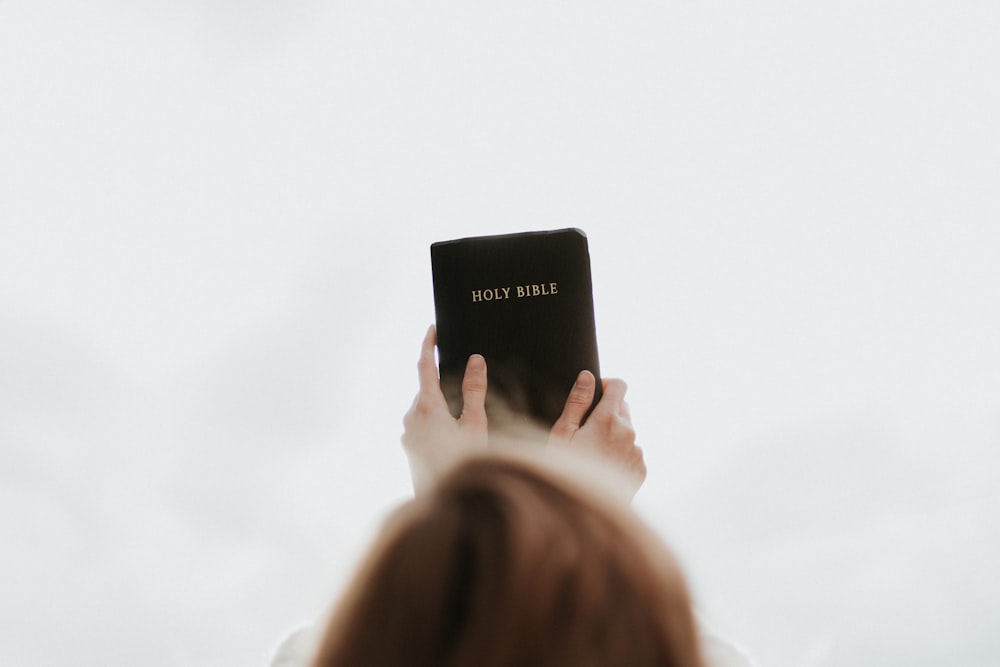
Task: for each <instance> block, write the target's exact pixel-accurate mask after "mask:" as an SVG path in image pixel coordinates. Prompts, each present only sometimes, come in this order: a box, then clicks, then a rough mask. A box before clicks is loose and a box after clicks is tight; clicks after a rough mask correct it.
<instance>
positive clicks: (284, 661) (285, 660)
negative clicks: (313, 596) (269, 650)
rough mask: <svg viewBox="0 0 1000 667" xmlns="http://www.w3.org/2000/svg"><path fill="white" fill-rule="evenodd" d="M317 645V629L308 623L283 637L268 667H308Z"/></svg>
mask: <svg viewBox="0 0 1000 667" xmlns="http://www.w3.org/2000/svg"><path fill="white" fill-rule="evenodd" d="M318 647H319V631H318V630H317V629H316V626H313V625H309V626H306V627H304V628H301V629H299V630H296V631H295V632H293V633H292V634H290V635H288V636H287V637H285V639H284V640H283V641H282V642H281V643H280V644H279V645H278V648H277V649H276V650H275V652H274V657H273V658H271V662H270V663H269V665H270V667H308V666H309V665H310V664H311V662H312V660H313V656H314V655H315V654H316V649H317V648H318Z"/></svg>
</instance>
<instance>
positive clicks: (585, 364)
mask: <svg viewBox="0 0 1000 667" xmlns="http://www.w3.org/2000/svg"><path fill="white" fill-rule="evenodd" d="M431 268H432V272H433V280H434V309H435V317H436V320H437V340H438V365H439V373H440V377H441V389H442V391H443V392H444V395H445V398H446V399H447V400H448V405H449V408H450V410H451V412H452V414H453V415H454V416H456V417H458V416H459V415H460V414H461V412H462V377H463V375H464V374H465V366H466V363H467V362H468V359H469V356H470V355H472V354H474V353H479V354H482V355H483V356H484V357H485V358H486V369H487V384H488V388H487V395H486V412H487V418H488V419H489V422H490V427H491V430H494V429H495V428H496V427H497V426H498V425H499V424H500V423H503V422H505V420H507V419H510V418H515V419H517V420H519V421H521V422H535V423H536V424H537V425H538V426H541V427H544V428H545V429H548V428H549V427H550V426H551V425H552V424H553V423H554V422H555V421H556V420H557V419H558V418H559V415H560V414H562V410H563V407H564V406H565V403H566V397H567V396H568V395H569V391H570V389H571V388H572V386H573V383H574V382H575V381H576V378H577V375H578V374H579V373H580V371H582V370H584V369H586V370H589V371H591V372H592V373H593V374H594V376H595V378H596V379H597V384H596V388H595V396H594V404H596V403H597V401H598V400H600V396H601V375H600V368H599V364H598V355H597V327H596V323H595V319H594V299H593V286H592V282H591V272H590V251H589V248H588V245H587V235H586V234H585V233H584V232H583V231H581V230H579V229H575V228H571V229H559V230H554V231H540V232H523V233H518V234H502V235H496V236H478V237H470V238H462V239H455V240H451V241H441V242H438V243H434V244H432V245H431ZM592 408H593V406H591V409H592Z"/></svg>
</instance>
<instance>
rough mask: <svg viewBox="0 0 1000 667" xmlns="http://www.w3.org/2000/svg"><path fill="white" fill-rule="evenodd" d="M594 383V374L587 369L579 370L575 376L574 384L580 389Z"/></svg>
mask: <svg viewBox="0 0 1000 667" xmlns="http://www.w3.org/2000/svg"><path fill="white" fill-rule="evenodd" d="M593 384H594V376H593V375H591V374H590V373H588V372H587V371H580V374H579V375H577V376H576V386H577V387H580V388H581V389H588V388H589V387H591V386H592V385H593Z"/></svg>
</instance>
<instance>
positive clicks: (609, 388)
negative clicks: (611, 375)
mask: <svg viewBox="0 0 1000 667" xmlns="http://www.w3.org/2000/svg"><path fill="white" fill-rule="evenodd" d="M595 386H596V382H595V380H594V374H593V373H591V372H590V371H581V372H580V374H579V375H578V376H577V378H576V383H575V384H574V385H573V388H572V389H571V390H570V392H569V397H568V398H567V399H566V406H565V407H564V408H563V412H562V415H560V416H559V419H558V420H556V423H555V424H553V425H552V430H551V431H549V443H550V444H552V445H556V446H564V447H571V448H573V449H579V450H582V451H590V452H593V453H596V454H598V455H599V456H602V457H604V458H605V459H607V460H608V461H610V462H612V463H614V464H615V465H617V466H618V467H620V468H621V469H622V470H623V471H624V472H625V473H626V475H627V476H628V480H629V482H630V483H631V485H632V487H633V488H632V489H631V491H632V494H633V495H635V492H636V491H638V490H639V487H640V486H642V483H643V481H645V479H646V463H645V461H644V460H643V457H642V449H640V448H639V447H638V446H637V445H636V444H635V428H634V427H633V426H632V416H631V414H630V413H629V408H628V403H626V402H625V392H626V391H627V389H628V387H627V386H626V385H625V382H624V381H623V380H615V379H609V380H605V381H604V384H603V387H604V395H603V396H601V400H600V401H598V403H597V405H596V406H595V407H594V411H593V412H591V413H590V417H588V418H587V423H586V424H584V425H583V426H580V421H581V420H582V419H583V417H584V415H586V414H587V410H588V409H590V405H591V403H592V402H593V400H594V387H595Z"/></svg>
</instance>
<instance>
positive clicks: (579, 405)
mask: <svg viewBox="0 0 1000 667" xmlns="http://www.w3.org/2000/svg"><path fill="white" fill-rule="evenodd" d="M596 384H597V382H596V381H595V380H594V374H593V373H591V372H590V371H580V374H579V375H577V376H576V382H575V383H573V388H572V389H570V390H569V396H568V397H567V398H566V405H565V407H563V411H562V414H561V415H559V419H557V420H556V423H555V424H553V425H552V430H551V431H550V432H549V434H550V437H552V438H556V439H559V440H566V441H568V440H569V439H570V438H572V437H573V434H575V433H576V432H577V431H578V430H579V429H580V422H581V421H582V420H583V416H584V415H586V414H587V410H589V409H590V404H591V403H593V401H594V387H595V386H596Z"/></svg>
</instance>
